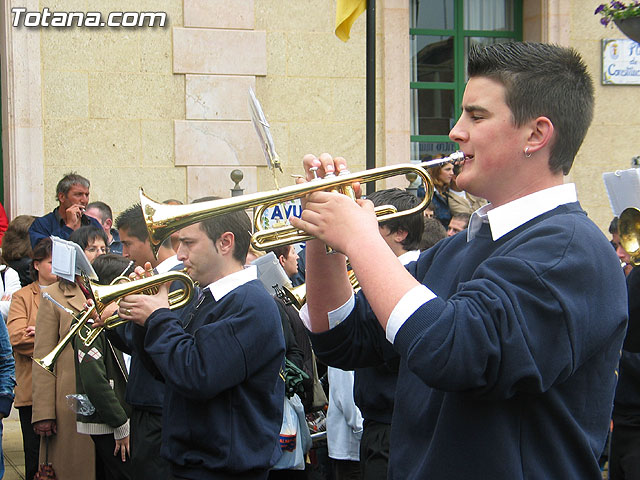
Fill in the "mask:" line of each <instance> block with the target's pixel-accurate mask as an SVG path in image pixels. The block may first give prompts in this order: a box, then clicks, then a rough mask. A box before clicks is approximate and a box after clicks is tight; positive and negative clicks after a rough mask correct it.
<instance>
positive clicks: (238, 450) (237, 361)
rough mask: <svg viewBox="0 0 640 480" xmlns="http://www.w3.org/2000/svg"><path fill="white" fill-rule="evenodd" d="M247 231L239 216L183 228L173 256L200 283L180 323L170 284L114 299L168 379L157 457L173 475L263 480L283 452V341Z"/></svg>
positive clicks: (242, 216) (245, 219) (246, 220)
mask: <svg viewBox="0 0 640 480" xmlns="http://www.w3.org/2000/svg"><path fill="white" fill-rule="evenodd" d="M250 230H251V222H250V221H249V218H248V217H247V215H246V214H245V213H244V211H239V212H233V213H229V214H226V215H222V216H219V217H216V218H214V219H211V220H205V221H203V222H201V223H197V224H195V225H190V226H188V227H185V228H183V229H182V230H180V244H179V247H178V259H179V260H181V261H182V262H183V263H184V265H185V267H186V268H187V273H188V274H189V275H190V276H191V277H192V278H193V279H194V280H196V281H198V282H199V283H200V285H201V286H203V287H205V288H204V289H203V291H202V295H201V296H200V298H199V299H198V300H197V301H196V302H192V305H193V303H195V305H194V306H192V307H191V308H190V309H187V310H186V311H185V312H184V314H183V317H182V318H181V319H180V318H178V317H177V316H176V315H175V313H173V312H172V311H171V310H169V309H168V308H167V307H168V301H167V289H166V288H161V289H160V292H159V293H158V294H157V295H130V296H127V297H125V298H124V299H123V300H122V301H121V302H120V307H119V310H118V311H119V315H120V317H121V318H122V319H125V320H131V321H133V322H135V323H136V324H137V325H139V326H142V327H144V328H145V329H146V334H145V337H144V348H145V351H146V352H147V353H148V354H149V356H150V357H151V359H152V360H153V362H154V363H155V365H156V366H157V368H158V370H159V371H160V373H161V374H162V376H163V378H164V380H165V385H166V387H167V388H166V391H165V407H164V411H163V422H162V449H161V453H162V455H163V456H164V457H165V458H167V459H168V460H169V462H170V463H171V470H172V474H173V476H174V477H176V478H189V479H196V478H203V479H204V478H207V479H227V478H244V479H265V478H266V477H267V474H268V470H269V469H270V468H271V467H272V466H273V465H274V464H275V462H276V461H277V460H278V458H279V457H280V455H281V454H280V452H281V450H280V446H279V444H278V437H279V434H280V427H281V424H282V407H283V402H284V379H283V376H282V375H283V370H282V369H283V362H284V352H285V347H284V338H283V335H282V326H281V321H280V313H279V311H278V308H277V307H276V304H275V303H274V302H273V300H272V299H271V296H270V294H269V293H268V292H267V291H266V289H265V288H264V286H263V285H262V283H261V282H260V281H259V280H258V279H257V269H256V267H254V266H250V267H248V268H246V269H245V268H244V265H245V260H246V256H247V250H248V248H249V239H250V236H251V234H250Z"/></svg>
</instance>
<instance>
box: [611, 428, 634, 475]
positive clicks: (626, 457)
mask: <svg viewBox="0 0 640 480" xmlns="http://www.w3.org/2000/svg"><path fill="white" fill-rule="evenodd" d="M639 478H640V427H627V426H625V425H616V424H615V422H614V425H613V431H612V432H611V451H610V452H609V479H610V480H636V479H639Z"/></svg>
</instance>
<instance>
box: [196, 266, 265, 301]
mask: <svg viewBox="0 0 640 480" xmlns="http://www.w3.org/2000/svg"><path fill="white" fill-rule="evenodd" d="M257 278H258V267H256V266H255V265H247V266H245V267H244V269H242V270H239V271H237V272H234V273H232V274H230V275H227V276H226V277H222V278H221V279H220V280H216V281H215V282H213V283H210V284H209V285H208V286H207V288H208V289H209V291H211V294H212V295H213V298H215V299H216V302H218V301H219V300H220V299H221V298H222V297H224V296H225V295H226V294H227V293H229V292H231V291H232V290H235V289H236V288H238V287H239V286H241V285H244V284H245V283H248V282H250V281H251V280H256V279H257Z"/></svg>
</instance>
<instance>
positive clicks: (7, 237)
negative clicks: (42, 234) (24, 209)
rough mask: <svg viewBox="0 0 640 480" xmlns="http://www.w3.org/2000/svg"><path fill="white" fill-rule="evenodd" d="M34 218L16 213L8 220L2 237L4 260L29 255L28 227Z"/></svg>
mask: <svg viewBox="0 0 640 480" xmlns="http://www.w3.org/2000/svg"><path fill="white" fill-rule="evenodd" d="M35 219H36V217H34V216H32V215H18V216H17V217H16V218H14V219H13V220H11V222H9V226H8V227H7V231H6V232H4V237H2V256H3V257H4V258H5V260H10V261H11V260H19V259H21V258H24V257H29V256H31V240H29V227H30V226H31V224H32V223H33V221H34V220H35Z"/></svg>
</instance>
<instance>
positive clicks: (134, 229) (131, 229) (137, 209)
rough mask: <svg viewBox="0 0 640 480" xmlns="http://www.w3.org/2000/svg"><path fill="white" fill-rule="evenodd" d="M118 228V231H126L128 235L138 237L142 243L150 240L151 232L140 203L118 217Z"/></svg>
mask: <svg viewBox="0 0 640 480" xmlns="http://www.w3.org/2000/svg"><path fill="white" fill-rule="evenodd" d="M116 228H117V229H118V230H120V229H124V230H126V231H127V235H129V236H131V237H136V238H137V239H138V240H140V241H141V242H145V241H147V240H148V239H149V232H148V231H147V225H146V224H145V221H144V215H143V214H142V207H141V206H140V204H139V203H136V204H134V205H131V206H130V207H129V208H127V209H126V210H125V211H124V212H122V213H121V214H120V215H118V218H116Z"/></svg>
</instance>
